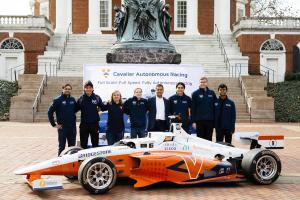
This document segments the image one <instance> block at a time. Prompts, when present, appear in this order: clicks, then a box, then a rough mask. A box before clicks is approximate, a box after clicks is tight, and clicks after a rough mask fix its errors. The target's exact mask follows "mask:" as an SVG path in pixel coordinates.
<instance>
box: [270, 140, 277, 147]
mask: <svg viewBox="0 0 300 200" xmlns="http://www.w3.org/2000/svg"><path fill="white" fill-rule="evenodd" d="M269 145H270V147H277V141H276V140H270V143H269Z"/></svg>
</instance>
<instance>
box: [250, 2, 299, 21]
mask: <svg viewBox="0 0 300 200" xmlns="http://www.w3.org/2000/svg"><path fill="white" fill-rule="evenodd" d="M298 14H299V11H293V9H292V7H291V6H289V5H287V3H286V2H285V1H284V0H251V16H253V17H261V18H264V17H295V16H297V15H298Z"/></svg>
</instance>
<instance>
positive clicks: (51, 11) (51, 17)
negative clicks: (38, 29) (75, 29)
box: [49, 0, 56, 29]
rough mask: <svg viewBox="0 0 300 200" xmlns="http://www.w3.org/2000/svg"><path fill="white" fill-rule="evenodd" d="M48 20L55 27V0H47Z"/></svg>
mask: <svg viewBox="0 0 300 200" xmlns="http://www.w3.org/2000/svg"><path fill="white" fill-rule="evenodd" d="M49 20H50V22H51V24H52V25H53V28H54V29H55V25H56V0H49Z"/></svg>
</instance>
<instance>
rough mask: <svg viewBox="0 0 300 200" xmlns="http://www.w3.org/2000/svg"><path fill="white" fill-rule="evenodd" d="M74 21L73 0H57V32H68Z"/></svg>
mask: <svg viewBox="0 0 300 200" xmlns="http://www.w3.org/2000/svg"><path fill="white" fill-rule="evenodd" d="M70 22H72V0H56V28H55V32H56V33H66V31H67V29H68V26H69V24H70Z"/></svg>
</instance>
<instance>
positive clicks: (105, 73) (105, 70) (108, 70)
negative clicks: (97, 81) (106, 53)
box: [102, 69, 110, 78]
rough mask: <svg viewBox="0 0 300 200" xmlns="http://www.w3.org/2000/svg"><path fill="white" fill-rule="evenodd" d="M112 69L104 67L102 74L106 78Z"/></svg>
mask: <svg viewBox="0 0 300 200" xmlns="http://www.w3.org/2000/svg"><path fill="white" fill-rule="evenodd" d="M109 72H110V69H102V74H103V76H104V77H105V78H107V77H109Z"/></svg>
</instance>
